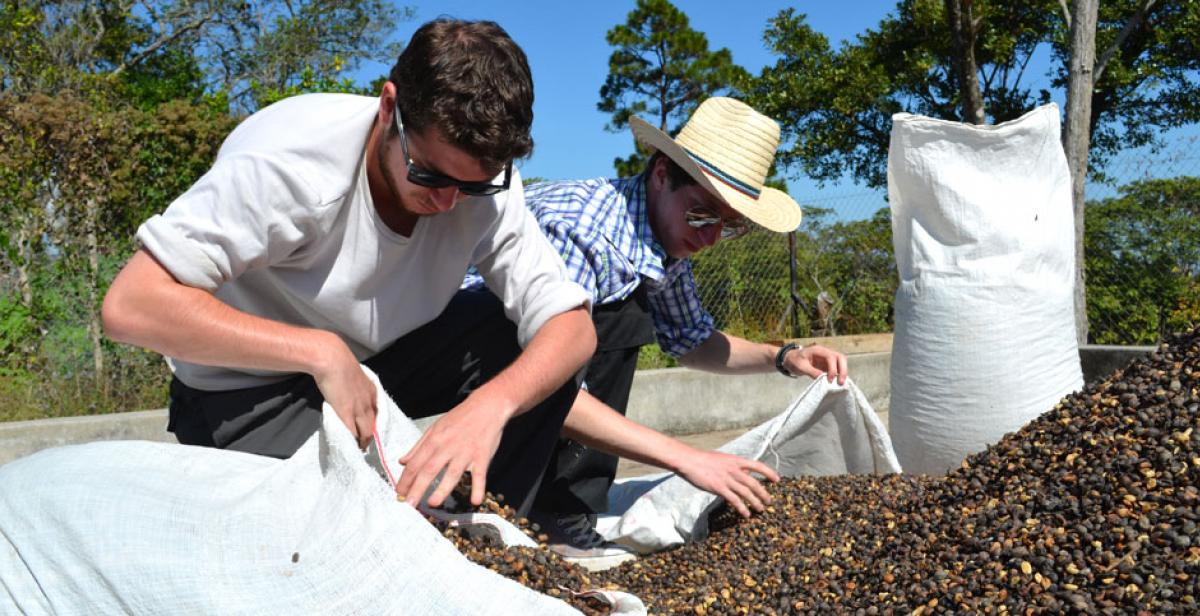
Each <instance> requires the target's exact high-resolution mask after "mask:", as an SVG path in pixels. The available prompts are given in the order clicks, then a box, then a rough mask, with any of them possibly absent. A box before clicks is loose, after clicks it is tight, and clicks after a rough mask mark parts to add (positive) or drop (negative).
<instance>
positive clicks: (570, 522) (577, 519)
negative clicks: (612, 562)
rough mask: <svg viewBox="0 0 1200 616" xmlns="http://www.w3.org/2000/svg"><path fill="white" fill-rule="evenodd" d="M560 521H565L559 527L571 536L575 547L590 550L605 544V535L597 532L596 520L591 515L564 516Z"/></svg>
mask: <svg viewBox="0 0 1200 616" xmlns="http://www.w3.org/2000/svg"><path fill="white" fill-rule="evenodd" d="M559 521H560V522H564V521H565V523H561V524H560V525H559V529H560V530H562V532H563V534H564V535H566V536H567V537H569V539H570V542H571V544H572V545H574V546H575V547H577V548H581V549H584V550H590V549H592V548H597V547H600V546H601V545H604V543H605V541H604V537H601V536H600V533H598V532H596V527H595V522H593V521H592V519H591V517H590V516H587V515H578V516H564V517H563V518H560V520H559Z"/></svg>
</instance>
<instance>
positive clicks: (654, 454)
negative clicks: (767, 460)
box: [563, 391, 779, 516]
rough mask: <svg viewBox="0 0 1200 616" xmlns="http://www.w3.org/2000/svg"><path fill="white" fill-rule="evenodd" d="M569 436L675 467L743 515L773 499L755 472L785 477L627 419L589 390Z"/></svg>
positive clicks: (572, 417)
mask: <svg viewBox="0 0 1200 616" xmlns="http://www.w3.org/2000/svg"><path fill="white" fill-rule="evenodd" d="M563 435H564V436H567V437H570V438H573V439H575V440H577V441H579V442H580V443H583V444H584V445H587V446H589V447H593V448H595V449H599V450H601V451H604V452H606V453H611V454H614V455H617V456H621V457H624V458H629V459H631V460H636V461H638V462H643V463H646V464H653V465H655V466H658V467H661V468H665V469H667V470H670V471H673V472H675V473H677V474H678V475H679V476H681V477H683V478H684V479H686V480H687V481H688V482H690V483H691V484H692V485H694V486H696V487H697V488H700V489H701V490H705V491H708V492H712V493H714V494H716V495H717V496H720V497H721V498H723V499H725V500H726V501H727V502H728V503H729V504H730V505H731V506H732V507H733V508H734V509H737V511H738V513H740V514H742V515H743V516H749V515H750V509H753V510H754V511H762V510H763V508H764V507H765V506H766V504H767V503H770V502H771V496H770V495H769V494H768V493H767V490H766V489H765V488H764V487H763V486H762V484H761V483H759V481H758V480H757V479H755V478H754V477H753V476H752V475H751V473H758V474H759V475H761V476H763V477H766V478H767V479H769V480H771V481H778V480H779V475H778V474H777V473H776V472H775V471H774V470H771V467H769V466H767V465H766V464H763V463H762V462H758V461H755V460H747V459H745V458H740V457H738V456H735V455H731V454H727V453H721V452H718V451H704V450H701V449H696V448H695V447H692V446H690V445H688V444H687V443H684V442H683V441H680V440H678V439H674V438H671V437H669V436H667V435H665V434H663V433H661V432H658V431H656V430H653V429H651V428H647V427H646V426H643V425H641V424H638V423H636V422H634V421H632V420H630V419H627V418H626V417H624V416H622V415H621V414H620V413H618V412H616V411H615V410H613V409H612V408H609V407H608V406H607V405H606V404H604V403H603V402H601V401H600V400H598V399H597V398H596V397H595V396H592V395H591V394H589V393H587V392H586V391H580V392H579V396H578V397H576V398H575V405H574V406H573V407H571V412H570V414H568V415H567V421H566V423H565V424H563Z"/></svg>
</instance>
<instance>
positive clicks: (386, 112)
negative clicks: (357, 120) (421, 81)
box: [375, 81, 396, 134]
mask: <svg viewBox="0 0 1200 616" xmlns="http://www.w3.org/2000/svg"><path fill="white" fill-rule="evenodd" d="M393 113H396V84H394V83H392V82H390V81H385V82H383V89H381V90H380V91H379V113H377V114H376V117H375V121H376V122H377V123H378V124H379V126H380V128H383V129H387V128H389V127H390V126H391V125H392V114H393ZM384 134H387V133H384Z"/></svg>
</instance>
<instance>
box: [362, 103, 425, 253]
mask: <svg viewBox="0 0 1200 616" xmlns="http://www.w3.org/2000/svg"><path fill="white" fill-rule="evenodd" d="M386 138H387V135H386V131H385V130H384V129H381V128H380V127H379V124H378V123H373V124H372V125H371V136H370V137H368V138H367V152H366V162H367V187H368V190H370V192H371V204H372V205H373V206H374V207H375V211H376V212H377V213H378V214H379V219H380V220H382V221H383V224H385V225H387V227H388V228H389V229H391V230H392V231H395V232H396V233H399V234H400V235H402V236H404V237H410V236H412V233H413V229H415V228H416V226H417V216H416V215H415V214H411V213H409V212H407V211H405V209H404V208H403V207H401V206H400V196H399V195H398V194H396V193H395V191H393V190H392V187H391V186H390V185H389V184H388V181H387V179H386V178H385V177H384V175H383V168H382V167H381V165H382V164H383V163H382V160H381V158H380V155H379V154H380V149H381V148H382V147H383V140H384V139H386Z"/></svg>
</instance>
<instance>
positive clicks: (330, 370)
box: [313, 334, 379, 449]
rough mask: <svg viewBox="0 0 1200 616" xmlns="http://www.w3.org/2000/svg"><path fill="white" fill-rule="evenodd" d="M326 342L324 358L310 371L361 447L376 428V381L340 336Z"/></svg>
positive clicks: (368, 442)
mask: <svg viewBox="0 0 1200 616" xmlns="http://www.w3.org/2000/svg"><path fill="white" fill-rule="evenodd" d="M330 335H331V336H333V338H334V339H335V340H336V342H335V343H333V344H330V345H329V352H328V354H327V355H326V357H327V358H328V361H326V362H325V363H324V364H323V365H322V366H321V367H320V368H319V369H318V370H317V371H315V372H314V373H313V379H315V380H316V382H317V389H319V390H321V395H323V396H325V401H326V402H328V403H329V406H331V407H333V410H334V412H336V413H337V415H338V418H339V419H341V420H342V423H344V424H346V427H347V428H349V429H350V433H351V434H353V435H354V438H355V440H357V441H358V446H359V448H361V449H366V448H367V445H368V444H370V442H371V437H372V434H373V433H374V432H375V415H376V413H377V412H378V409H379V402H378V400H376V388H375V384H374V383H372V382H371V379H369V378H367V375H366V373H364V372H363V370H362V367H361V366H359V363H358V359H357V358H356V357H354V353H351V352H350V349H349V348H348V347H347V346H346V344H345V343H344V342H342V340H341V338H338V337H337V336H336V335H333V334H330Z"/></svg>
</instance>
